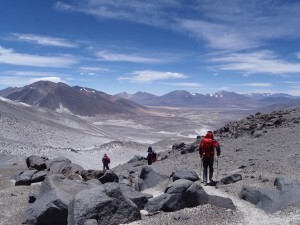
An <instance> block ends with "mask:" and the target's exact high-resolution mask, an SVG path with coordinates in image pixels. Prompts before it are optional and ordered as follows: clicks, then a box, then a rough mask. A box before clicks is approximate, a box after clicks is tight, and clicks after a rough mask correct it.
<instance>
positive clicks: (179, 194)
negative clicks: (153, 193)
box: [145, 179, 209, 212]
mask: <svg viewBox="0 0 300 225" xmlns="http://www.w3.org/2000/svg"><path fill="white" fill-rule="evenodd" d="M208 202H209V195H208V194H207V193H206V192H205V191H204V190H203V188H202V187H201V186H200V185H199V184H198V183H193V182H192V181H189V180H183V179H181V180H176V181H175V182H173V183H171V184H170V185H168V186H167V188H166V190H165V194H162V195H160V196H158V197H156V198H153V199H150V200H149V202H148V203H147V204H146V205H145V209H146V210H147V211H148V212H156V211H159V210H161V211H165V212H174V211H177V210H180V209H183V208H189V207H196V206H198V205H203V204H207V203H208Z"/></svg>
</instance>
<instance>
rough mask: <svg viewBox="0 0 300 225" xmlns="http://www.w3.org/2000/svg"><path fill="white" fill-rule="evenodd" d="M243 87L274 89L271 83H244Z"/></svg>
mask: <svg viewBox="0 0 300 225" xmlns="http://www.w3.org/2000/svg"><path fill="white" fill-rule="evenodd" d="M242 86H249V87H272V86H273V85H272V84H271V83H243V84H242Z"/></svg>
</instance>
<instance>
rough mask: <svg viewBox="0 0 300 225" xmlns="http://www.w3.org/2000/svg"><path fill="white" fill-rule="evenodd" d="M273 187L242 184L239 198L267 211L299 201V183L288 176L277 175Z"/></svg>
mask: <svg viewBox="0 0 300 225" xmlns="http://www.w3.org/2000/svg"><path fill="white" fill-rule="evenodd" d="M274 186H275V188H260V189H257V188H253V187H250V186H243V188H242V190H241V192H240V198H241V199H244V200H246V201H249V202H251V203H252V204H254V205H256V207H258V208H261V209H262V210H264V211H265V212H267V213H275V212H277V211H279V210H281V209H284V208H287V207H288V206H291V205H295V204H297V203H299V202H300V184H299V182H298V181H297V180H294V179H291V178H289V177H277V178H276V179H275V182H274Z"/></svg>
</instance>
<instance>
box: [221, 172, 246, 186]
mask: <svg viewBox="0 0 300 225" xmlns="http://www.w3.org/2000/svg"><path fill="white" fill-rule="evenodd" d="M240 180H242V175H241V174H232V175H229V176H226V177H224V178H222V179H221V180H220V183H222V184H232V183H235V182H238V181H240Z"/></svg>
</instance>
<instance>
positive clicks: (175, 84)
mask: <svg viewBox="0 0 300 225" xmlns="http://www.w3.org/2000/svg"><path fill="white" fill-rule="evenodd" d="M168 85H172V86H181V87H187V88H201V87H203V86H204V85H203V84H200V83H188V82H182V83H168Z"/></svg>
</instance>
